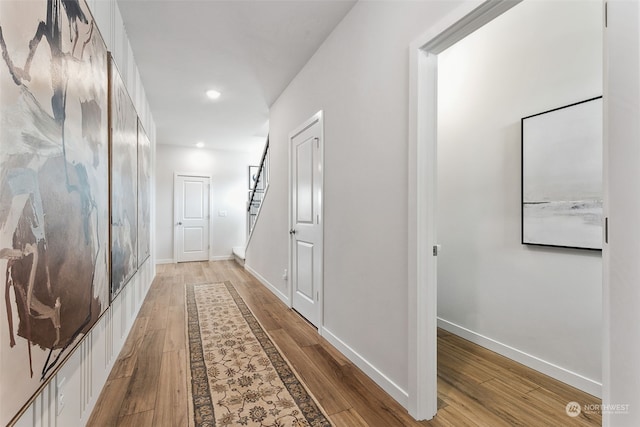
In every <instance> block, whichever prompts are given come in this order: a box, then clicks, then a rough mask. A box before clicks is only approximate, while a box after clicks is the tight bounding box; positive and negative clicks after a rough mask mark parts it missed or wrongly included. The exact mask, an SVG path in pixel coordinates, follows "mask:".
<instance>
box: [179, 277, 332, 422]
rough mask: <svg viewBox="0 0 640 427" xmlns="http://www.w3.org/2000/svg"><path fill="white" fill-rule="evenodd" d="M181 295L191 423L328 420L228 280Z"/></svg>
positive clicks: (191, 287)
mask: <svg viewBox="0 0 640 427" xmlns="http://www.w3.org/2000/svg"><path fill="white" fill-rule="evenodd" d="M186 296H187V298H186V303H187V336H188V339H189V369H188V373H189V375H190V379H191V382H190V386H189V395H190V396H189V409H190V425H191V426H203V427H205V426H207V427H208V426H264V427H267V426H268V427H284V426H294V427H301V426H314V427H316V426H317V427H320V426H332V424H331V423H330V422H329V420H328V418H327V417H326V416H325V415H324V413H323V412H322V410H321V408H320V407H319V405H318V403H316V401H315V400H314V398H313V397H312V396H311V394H310V393H309V392H308V390H307V389H306V388H305V386H304V385H303V384H302V383H301V381H300V379H299V378H298V376H297V375H296V374H295V373H294V371H293V369H292V368H291V366H290V365H289V363H288V362H287V361H286V359H285V358H284V357H283V356H282V354H281V353H280V351H279V350H278V348H277V347H276V346H275V345H274V343H273V342H272V341H271V339H270V337H269V336H268V335H267V333H266V332H265V331H264V329H263V328H262V327H261V326H260V324H259V323H258V321H257V320H256V318H255V317H254V316H253V314H252V313H251V311H250V310H249V308H248V307H247V305H246V304H245V303H244V301H243V300H242V298H241V297H240V295H239V294H238V292H237V291H236V290H235V289H234V287H233V285H231V283H230V282H225V283H208V284H192V285H187V295H186Z"/></svg>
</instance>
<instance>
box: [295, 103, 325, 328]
mask: <svg viewBox="0 0 640 427" xmlns="http://www.w3.org/2000/svg"><path fill="white" fill-rule="evenodd" d="M316 122H318V123H319V125H320V200H318V203H319V206H318V210H319V211H320V226H321V227H322V231H321V233H320V242H319V245H320V259H321V261H320V262H321V264H322V266H321V268H320V271H321V278H320V281H319V283H318V289H317V290H318V293H319V294H318V295H319V297H318V301H317V306H318V333H319V334H320V335H322V330H323V326H324V118H323V113H322V110H320V111H318V112H317V113H315V114H314V115H313V116H311V117H310V118H309V119H308V120H306V121H305V122H304V123H302V124H301V125H300V126H298V127H297V128H296V129H295V130H293V131H292V132H290V133H289V138H288V145H289V201H288V202H289V230H291V228H292V227H293V216H292V209H293V203H292V199H293V179H294V177H293V175H292V173H291V169H292V165H293V154H294V153H293V150H292V149H291V144H292V142H293V138H294V137H295V136H296V135H298V134H300V133H301V132H303V131H304V130H306V129H307V128H309V127H311V126H312V125H314V124H315V123H316ZM291 247H292V239H291V238H289V262H288V268H289V270H288V271H289V273H291V271H292V269H291V267H292V263H291V261H292V260H291V257H292V249H291ZM292 280H293V279H292V278H291V275H289V280H288V281H287V288H288V292H287V297H288V298H289V303H288V305H289V308H293V291H294V290H293V285H292Z"/></svg>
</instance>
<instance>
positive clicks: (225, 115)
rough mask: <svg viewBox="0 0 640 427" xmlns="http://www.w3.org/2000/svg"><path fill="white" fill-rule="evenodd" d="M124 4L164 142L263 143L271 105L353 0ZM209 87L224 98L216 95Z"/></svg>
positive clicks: (149, 0) (125, 0)
mask: <svg viewBox="0 0 640 427" xmlns="http://www.w3.org/2000/svg"><path fill="white" fill-rule="evenodd" d="M118 4H119V6H120V12H121V14H122V17H123V20H124V23H125V27H126V29H127V34H128V36H129V39H130V42H131V47H132V49H133V53H134V56H135V60H136V63H137V65H138V69H139V71H140V76H141V79H142V83H143V85H144V88H145V91H146V93H147V98H148V100H149V104H150V107H151V112H152V114H153V118H154V120H155V122H156V126H157V142H158V144H172V145H185V146H194V145H195V144H196V142H198V141H202V142H204V143H205V146H206V147H207V148H221V149H241V150H255V149H256V148H257V147H261V146H262V145H264V141H265V138H266V135H267V132H268V118H269V106H270V105H271V104H272V103H273V102H274V101H275V100H276V99H277V97H278V96H279V95H280V93H281V92H282V91H283V90H284V89H285V87H286V86H287V85H288V84H289V82H290V81H291V80H292V79H293V77H295V75H296V74H297V73H298V72H299V71H300V69H301V68H302V67H303V66H304V64H305V63H306V62H307V61H308V60H309V58H311V56H312V55H313V53H314V52H315V51H316V50H317V49H318V47H319V46H320V45H321V44H322V42H323V41H324V40H325V39H326V38H327V36H328V35H329V33H331V31H332V30H333V29H334V28H335V26H336V25H337V24H338V23H339V22H340V21H341V20H342V18H343V17H344V16H345V15H346V14H347V12H349V10H350V9H351V7H353V5H354V4H355V0H285V1H270V0H245V1H238V0H236V1H217V0H118ZM208 89H215V90H218V91H219V92H221V93H222V96H221V97H220V98H219V99H218V100H216V101H212V100H210V99H208V98H207V97H206V96H205V91H206V90H208ZM258 149H259V148H258Z"/></svg>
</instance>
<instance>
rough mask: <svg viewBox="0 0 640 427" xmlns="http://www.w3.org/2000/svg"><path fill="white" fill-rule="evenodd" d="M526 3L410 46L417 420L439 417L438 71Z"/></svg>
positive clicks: (503, 4) (412, 352) (474, 17)
mask: <svg viewBox="0 0 640 427" xmlns="http://www.w3.org/2000/svg"><path fill="white" fill-rule="evenodd" d="M520 1H521V0H487V1H484V2H481V1H475V0H474V1H470V2H465V3H463V4H461V5H460V6H458V7H457V8H455V9H454V10H453V11H452V12H451V13H450V14H448V15H447V16H446V17H445V18H443V19H442V20H440V22H439V23H438V24H437V25H435V26H434V27H432V28H431V30H430V31H429V32H427V33H426V34H425V35H423V36H421V37H419V38H417V39H416V40H414V41H413V42H412V43H411V44H410V46H409V145H408V160H407V161H408V164H407V170H408V181H409V182H408V195H409V202H408V203H409V208H408V210H409V214H408V235H409V239H408V240H409V241H408V253H409V258H408V261H407V264H408V297H409V306H408V307H409V309H408V333H409V334H408V336H409V342H408V377H409V385H408V402H407V409H408V411H409V414H410V415H411V416H413V417H414V418H415V419H417V420H424V419H431V418H433V417H434V416H435V414H436V411H437V403H438V401H437V399H438V394H437V359H436V351H437V350H436V349H437V335H436V328H437V262H436V259H435V256H434V255H433V253H432V248H433V246H435V245H436V244H437V235H436V231H437V227H436V218H435V212H436V200H437V112H438V102H437V71H438V58H437V55H438V53H440V52H442V51H444V50H445V49H447V48H448V47H451V46H452V45H453V44H455V43H456V42H458V41H459V40H461V39H463V38H464V37H466V36H467V35H469V34H470V33H472V32H473V31H475V30H477V29H478V28H480V27H482V26H483V25H485V24H486V23H488V22H490V21H491V20H493V19H494V18H496V17H498V16H500V15H501V14H503V13H504V12H506V11H507V10H509V9H511V8H512V7H513V6H515V5H517V4H518V3H519V2H520Z"/></svg>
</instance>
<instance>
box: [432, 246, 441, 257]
mask: <svg viewBox="0 0 640 427" xmlns="http://www.w3.org/2000/svg"><path fill="white" fill-rule="evenodd" d="M440 248H441V246H440V245H433V256H438V254H439V253H440Z"/></svg>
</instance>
